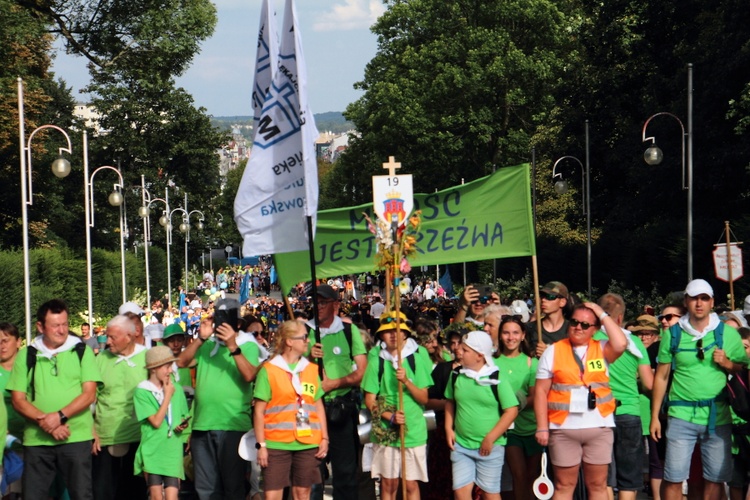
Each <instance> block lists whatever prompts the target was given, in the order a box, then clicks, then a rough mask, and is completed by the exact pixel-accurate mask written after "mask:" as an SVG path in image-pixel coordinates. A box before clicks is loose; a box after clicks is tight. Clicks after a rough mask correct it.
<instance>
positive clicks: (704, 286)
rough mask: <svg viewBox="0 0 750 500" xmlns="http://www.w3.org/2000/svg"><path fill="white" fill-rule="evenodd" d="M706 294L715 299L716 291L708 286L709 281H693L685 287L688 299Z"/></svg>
mask: <svg viewBox="0 0 750 500" xmlns="http://www.w3.org/2000/svg"><path fill="white" fill-rule="evenodd" d="M703 294H706V295H708V296H709V297H711V298H713V296H714V289H713V288H711V285H709V284H708V281H706V280H702V279H697V280H693V281H691V282H690V283H688V285H687V286H686V287H685V295H687V296H688V297H697V296H698V295H703Z"/></svg>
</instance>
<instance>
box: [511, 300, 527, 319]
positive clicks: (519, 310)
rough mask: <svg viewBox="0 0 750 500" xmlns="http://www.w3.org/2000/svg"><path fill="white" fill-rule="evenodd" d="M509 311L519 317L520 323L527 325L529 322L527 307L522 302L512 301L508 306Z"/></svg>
mask: <svg viewBox="0 0 750 500" xmlns="http://www.w3.org/2000/svg"><path fill="white" fill-rule="evenodd" d="M510 309H511V310H512V311H513V314H517V315H519V316H521V321H523V322H524V323H528V321H529V306H528V305H526V302H524V301H523V300H514V301H513V302H511V304H510Z"/></svg>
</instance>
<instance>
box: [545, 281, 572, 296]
mask: <svg viewBox="0 0 750 500" xmlns="http://www.w3.org/2000/svg"><path fill="white" fill-rule="evenodd" d="M542 292H543V293H554V294H555V295H559V296H560V297H562V298H564V299H567V298H568V287H567V286H565V285H563V284H562V283H560V282H559V281H550V282H549V283H547V284H546V285H544V286H543V287H542Z"/></svg>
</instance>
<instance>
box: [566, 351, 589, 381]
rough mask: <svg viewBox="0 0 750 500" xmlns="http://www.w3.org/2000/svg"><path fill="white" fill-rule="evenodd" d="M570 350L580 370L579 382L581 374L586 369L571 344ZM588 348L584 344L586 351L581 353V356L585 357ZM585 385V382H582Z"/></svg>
mask: <svg viewBox="0 0 750 500" xmlns="http://www.w3.org/2000/svg"><path fill="white" fill-rule="evenodd" d="M570 350H571V351H572V352H573V359H575V360H576V364H577V365H578V368H579V369H580V370H581V382H583V374H584V372H585V371H586V369H585V368H584V367H583V361H582V360H581V358H579V357H578V354H576V350H575V348H574V347H573V344H570ZM588 351H589V348H588V346H586V353H585V354H584V355H583V357H584V358H585V357H586V354H588ZM584 385H586V384H584Z"/></svg>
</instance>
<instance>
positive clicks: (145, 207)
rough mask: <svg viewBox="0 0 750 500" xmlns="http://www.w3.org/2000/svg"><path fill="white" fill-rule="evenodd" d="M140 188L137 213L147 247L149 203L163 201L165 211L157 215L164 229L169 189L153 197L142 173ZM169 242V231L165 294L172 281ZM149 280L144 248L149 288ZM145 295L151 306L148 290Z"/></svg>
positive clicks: (169, 288) (149, 236)
mask: <svg viewBox="0 0 750 500" xmlns="http://www.w3.org/2000/svg"><path fill="white" fill-rule="evenodd" d="M141 190H142V192H143V196H142V203H143V204H142V205H141V206H140V207H139V208H138V215H139V216H140V217H141V218H142V219H143V242H144V244H145V246H146V248H148V246H149V243H150V242H151V205H152V204H154V203H156V202H157V201H160V202H162V203H164V207H165V211H164V212H163V213H162V216H161V217H159V224H160V225H161V226H163V227H164V228H165V230H166V229H167V225H168V222H169V221H168V220H167V216H166V214H168V213H169V190H168V188H165V189H164V198H154V197H153V196H152V195H151V192H150V191H149V190H148V189H147V188H146V182H145V180H144V176H143V175H141ZM169 243H170V242H169V232H167V294H169V293H170V292H171V288H172V286H171V285H172V283H171V282H170V277H169V276H170V275H169V269H170V268H169V264H170V262H169ZM149 280H150V278H149V261H148V250H146V288H149ZM146 297H147V300H148V301H149V303H148V305H149V307H151V293H150V291H149V290H147V291H146ZM170 300H171V296H170Z"/></svg>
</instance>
